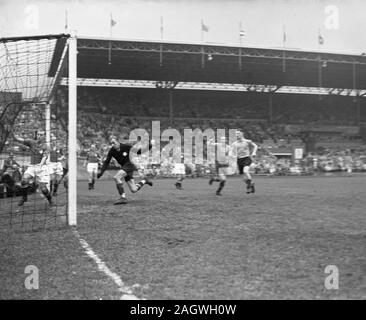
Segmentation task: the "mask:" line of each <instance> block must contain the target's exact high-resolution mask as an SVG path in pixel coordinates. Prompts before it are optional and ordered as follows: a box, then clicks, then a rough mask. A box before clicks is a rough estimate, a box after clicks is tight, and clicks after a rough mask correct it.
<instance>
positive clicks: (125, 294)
mask: <svg viewBox="0 0 366 320" xmlns="http://www.w3.org/2000/svg"><path fill="white" fill-rule="evenodd" d="M73 233H74V235H75V236H76V237H77V238H78V240H79V242H80V244H81V246H82V247H83V249H84V251H85V253H86V254H87V255H88V256H89V257H90V258H91V259H93V260H94V261H95V263H96V264H97V266H98V269H99V271H101V272H103V273H104V274H106V275H107V276H108V277H109V278H111V279H112V280H113V282H114V283H115V284H116V285H117V286H118V290H119V291H120V292H121V293H122V296H121V298H120V299H121V300H140V299H139V298H137V297H136V296H135V295H134V294H133V292H132V289H131V288H130V287H128V286H126V285H125V284H124V283H123V281H122V279H121V277H120V276H119V275H118V274H117V273H115V272H113V271H111V270H110V269H109V268H108V267H107V265H106V264H105V262H104V261H103V260H101V259H100V258H99V257H98V255H97V254H96V253H95V252H94V251H93V249H92V247H91V246H90V245H89V244H88V243H87V242H86V241H85V240H84V239H83V238H81V236H80V234H79V232H78V231H77V230H76V229H74V230H73Z"/></svg>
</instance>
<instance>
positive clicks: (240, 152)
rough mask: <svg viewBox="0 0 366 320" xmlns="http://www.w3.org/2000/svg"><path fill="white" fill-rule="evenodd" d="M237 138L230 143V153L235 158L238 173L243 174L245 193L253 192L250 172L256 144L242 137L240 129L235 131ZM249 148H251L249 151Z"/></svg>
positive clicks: (255, 152) (256, 147)
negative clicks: (245, 186)
mask: <svg viewBox="0 0 366 320" xmlns="http://www.w3.org/2000/svg"><path fill="white" fill-rule="evenodd" d="M236 138H237V140H236V141H235V142H234V143H233V144H232V146H231V147H232V154H233V155H235V156H236V158H237V164H238V168H239V174H240V175H242V174H244V182H245V183H246V185H247V193H254V192H255V188H254V183H253V182H252V176H251V174H250V165H251V164H252V157H254V156H255V155H256V154H257V150H258V146H257V145H256V144H255V143H254V142H253V141H252V140H248V139H245V138H244V134H243V132H242V131H240V130H238V131H237V132H236ZM251 149H253V150H252V151H251Z"/></svg>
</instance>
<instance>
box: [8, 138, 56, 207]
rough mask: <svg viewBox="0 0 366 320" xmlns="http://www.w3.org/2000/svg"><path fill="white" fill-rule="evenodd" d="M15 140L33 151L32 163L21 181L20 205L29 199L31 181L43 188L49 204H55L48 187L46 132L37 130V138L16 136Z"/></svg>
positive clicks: (42, 190)
mask: <svg viewBox="0 0 366 320" xmlns="http://www.w3.org/2000/svg"><path fill="white" fill-rule="evenodd" d="M14 140H15V141H17V142H18V143H21V144H23V145H25V146H26V147H28V149H29V151H30V153H31V164H30V165H29V166H28V168H27V170H26V171H25V172H24V174H23V176H22V181H21V195H22V198H21V199H20V201H19V203H18V207H21V206H23V204H24V202H27V201H28V189H29V187H30V183H31V182H34V183H35V184H36V185H37V186H38V188H39V189H40V190H41V192H42V194H43V195H44V197H45V198H46V199H47V201H48V203H49V205H51V206H52V205H53V202H52V197H51V193H50V191H49V189H48V187H47V185H48V184H49V182H50V175H49V170H48V167H47V164H46V163H47V159H48V157H49V148H48V147H47V145H46V144H45V143H44V141H43V140H44V132H42V131H36V133H35V139H23V138H20V137H16V136H14Z"/></svg>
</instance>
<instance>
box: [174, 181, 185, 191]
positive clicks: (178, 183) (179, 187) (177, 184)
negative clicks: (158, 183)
mask: <svg viewBox="0 0 366 320" xmlns="http://www.w3.org/2000/svg"><path fill="white" fill-rule="evenodd" d="M174 185H175V187H176V188H177V189H178V190H182V189H183V187H182V183H181V182H179V181H177V182H176V183H175V184H174Z"/></svg>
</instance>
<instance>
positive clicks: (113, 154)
mask: <svg viewBox="0 0 366 320" xmlns="http://www.w3.org/2000/svg"><path fill="white" fill-rule="evenodd" d="M132 147H133V146H132V145H129V144H124V143H120V147H119V150H116V149H115V148H111V149H110V150H109V152H108V154H107V158H106V159H105V160H104V162H103V166H102V169H101V173H103V172H104V171H105V170H106V169H107V167H108V164H109V162H110V161H111V160H112V158H114V159H116V161H117V162H118V164H119V165H120V166H121V167H124V166H128V167H134V164H133V163H132V162H131V160H130V151H131V149H132ZM151 147H152V146H151V143H150V144H149V149H151ZM136 153H137V154H141V149H139V150H137V152H136Z"/></svg>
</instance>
